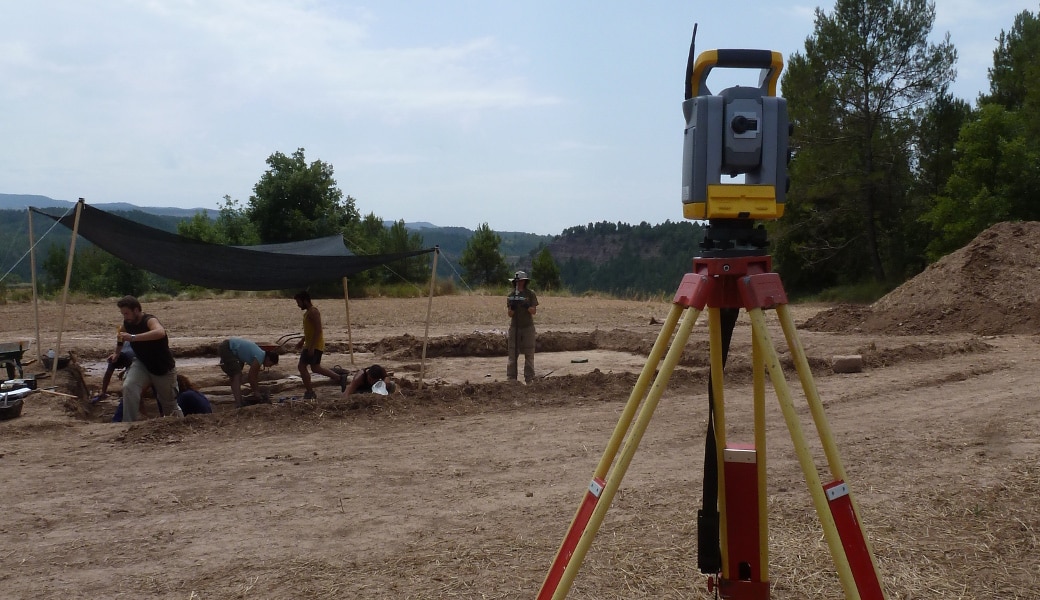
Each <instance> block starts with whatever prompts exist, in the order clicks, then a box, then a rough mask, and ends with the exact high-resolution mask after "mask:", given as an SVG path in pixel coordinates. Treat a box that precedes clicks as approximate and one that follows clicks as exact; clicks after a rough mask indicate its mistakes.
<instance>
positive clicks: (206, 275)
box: [30, 204, 435, 291]
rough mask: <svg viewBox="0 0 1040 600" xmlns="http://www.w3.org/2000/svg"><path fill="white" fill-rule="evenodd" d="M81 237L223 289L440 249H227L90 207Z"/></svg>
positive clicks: (296, 284)
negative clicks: (359, 251) (366, 251)
mask: <svg viewBox="0 0 1040 600" xmlns="http://www.w3.org/2000/svg"><path fill="white" fill-rule="evenodd" d="M30 210H32V211H33V212H36V213H39V214H41V215H45V216H47V217H50V218H51V219H54V220H55V221H58V222H59V223H61V224H62V225H64V226H66V227H68V228H69V229H72V228H73V225H74V223H75V214H74V213H71V212H70V213H69V214H66V215H65V216H63V217H58V216H55V215H51V214H48V213H46V212H44V211H42V210H39V209H37V208H32V209H30ZM78 233H79V235H81V236H83V237H84V238H85V239H87V240H89V241H90V242H91V243H93V244H94V245H96V246H97V247H99V248H101V249H102V250H104V251H106V252H108V253H109V254H112V255H113V256H115V257H117V258H120V259H122V260H124V261H126V262H128V263H130V264H131V265H133V266H135V267H138V268H141V269H144V270H146V271H148V272H150V273H155V274H156V275H161V276H163V277H167V278H169V279H173V280H175V281H180V282H182V283H188V284H192V285H199V286H203V287H208V288H214V289H221V290H251V291H259V290H284V289H298V288H306V287H307V286H309V285H311V284H314V283H319V282H326V281H335V280H339V279H341V278H343V277H347V276H349V275H354V274H355V273H360V272H362V271H365V270H368V269H371V268H374V267H378V266H380V265H384V264H387V263H392V262H395V261H399V260H402V259H405V258H411V257H413V256H418V255H420V254H425V253H427V252H433V251H434V250H435V248H427V249H424V250H415V251H412V252H399V253H395V254H370V255H365V256H351V255H345V254H347V252H346V247H345V246H344V245H343V238H342V237H340V236H331V237H330V238H320V239H318V240H307V241H304V242H291V243H289V244H270V245H266V246H238V247H236V246H222V245H220V244H210V243H207V242H200V241H198V240H193V239H190V238H186V237H183V236H179V235H176V234H173V233H169V232H166V231H163V230H161V229H155V228H154V227H148V226H147V225H142V224H141V223H137V222H135V221H131V220H129V219H124V218H122V217H119V216H116V215H113V214H110V213H106V212H104V211H102V210H99V209H96V208H93V207H91V206H88V205H86V204H83V209H82V211H81V212H80V219H79V229H78ZM337 237H338V238H339V248H342V251H340V250H338V249H336V250H335V251H337V252H338V253H336V254H313V253H312V252H314V251H315V250H316V249H319V251H322V252H332V251H334V250H330V249H329V248H335V246H334V245H333V244H329V242H330V241H335V239H336V238H337Z"/></svg>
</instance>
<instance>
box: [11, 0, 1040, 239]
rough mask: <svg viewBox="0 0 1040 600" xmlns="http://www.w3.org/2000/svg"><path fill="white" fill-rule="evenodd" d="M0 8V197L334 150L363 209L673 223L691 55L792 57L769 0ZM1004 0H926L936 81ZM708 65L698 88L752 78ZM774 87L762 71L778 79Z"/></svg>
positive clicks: (131, 192) (985, 62)
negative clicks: (942, 44) (938, 48)
mask: <svg viewBox="0 0 1040 600" xmlns="http://www.w3.org/2000/svg"><path fill="white" fill-rule="evenodd" d="M4 4H5V6H4V10H3V18H2V19H0V193H8V194H40V195H44V196H49V197H51V198H55V199H59V200H75V199H76V198H85V199H86V201H87V203H89V204H102V203H109V202H129V203H132V204H136V205H138V206H157V207H158V206H164V207H165V206H175V207H181V208H210V209H215V208H219V207H220V206H221V205H222V204H223V198H224V196H230V197H231V198H232V199H234V200H237V201H239V202H241V203H242V204H243V205H244V204H245V203H246V202H248V199H249V196H250V195H251V194H252V192H253V186H254V185H255V184H256V183H257V181H259V179H260V177H261V176H262V175H263V174H264V172H265V171H266V170H267V167H268V165H267V163H266V160H267V158H268V157H269V156H271V155H272V154H273V153H275V152H281V153H283V154H286V155H291V154H292V153H293V152H295V151H296V150H297V149H299V148H303V149H304V152H305V157H306V160H307V162H308V163H311V162H313V161H315V160H320V161H322V162H324V163H327V164H329V165H331V166H332V168H333V169H334V177H335V179H336V181H337V184H338V187H339V188H340V189H341V190H342V191H343V193H344V195H349V196H350V197H352V198H354V200H355V205H356V207H357V209H358V210H359V211H360V212H361V214H362V215H367V214H369V213H374V214H376V215H377V216H379V217H381V218H383V219H388V220H394V221H396V220H402V219H403V220H404V221H406V222H424V221H425V222H429V223H432V224H434V225H438V226H459V227H467V228H469V229H476V228H477V227H479V226H481V225H482V224H485V223H486V224H487V225H488V226H489V227H490V228H491V229H493V230H495V231H525V232H530V233H537V234H543V235H555V234H558V233H560V232H561V231H563V230H564V229H565V228H568V227H572V226H575V225H584V224H587V223H592V222H599V221H611V222H618V221H620V222H625V223H631V224H638V223H640V222H643V221H645V222H647V223H650V224H658V223H662V222H664V221H666V220H671V221H679V220H681V219H682V218H683V216H682V204H681V200H680V185H681V174H680V163H681V160H682V132H683V126H684V121H683V118H682V111H681V102H682V99H683V84H684V79H685V69H686V60H687V55H688V53H689V47H690V38H691V33H692V30H693V25H694V24H695V23H696V24H697V25H698V30H697V44H696V48H697V52H698V53H700V52H702V51H704V50H708V49H717V48H761V49H767V50H776V51H778V52H780V53H781V54H782V55H783V56H784V58H785V61H786V59H787V58H788V57H789V56H790V55H791V54H793V53H795V52H804V43H805V39H806V38H807V37H808V36H810V35H811V34H812V32H813V17H814V11H815V9H816V8H817V7H818V6H819V7H820V8H822V9H823V10H824V11H826V12H828V13H829V12H831V11H832V10H833V4H832V3H831V4H813V3H798V2H785V1H783V0H770V1H767V0H759V1H746V0H729V1H728V2H705V1H703V0H702V1H697V2H679V1H675V0H659V1H654V2H639V3H636V2H627V3H623V2H617V1H612V0H600V1H599V2H593V1H591V0H574V1H568V0H556V1H555V2H551V1H546V0H524V1H519V2H518V1H515V0H514V1H511V2H505V1H494V0H484V1H478V0H469V1H466V0H439V1H437V2H432V1H428V2H419V1H413V2H406V1H403V0H380V1H378V2H374V1H373V2H353V1H350V0H205V1H203V0H137V1H132V0H98V1H96V2H81V1H79V0H65V1H60V0H33V1H32V2H13V1H10V2H5V3H4ZM1023 10H1030V11H1031V12H1034V14H1035V13H1036V12H1037V10H1038V7H1037V6H1036V5H1033V6H1025V5H1023V3H1022V2H1010V1H1005V0H988V1H985V2H983V1H982V0H940V1H939V2H937V7H936V13H937V14H936V22H935V28H934V30H933V32H932V41H941V39H942V37H943V36H944V35H945V34H946V33H947V32H948V33H949V34H950V39H951V41H952V42H953V44H954V46H955V47H956V48H957V50H958V54H959V59H958V63H957V70H958V77H957V80H956V82H955V83H954V84H953V85H952V87H951V91H952V93H953V95H954V96H956V97H959V98H962V99H964V100H966V101H969V102H972V103H974V101H975V99H976V98H977V96H978V94H979V93H980V92H984V91H987V90H988V85H989V84H988V79H987V73H986V71H987V68H988V67H989V66H991V65H992V54H993V50H994V49H995V48H996V41H995V39H996V38H997V36H998V35H999V34H1000V32H1001V31H1002V30H1003V31H1008V30H1010V29H1011V27H1012V25H1013V23H1014V17H1015V15H1016V14H1018V13H1020V12H1022V11H1023ZM756 84H757V71H753V70H748V69H725V70H723V69H716V70H714V71H713V72H712V75H711V77H710V78H709V80H708V87H709V88H710V89H712V91H713V92H716V93H717V91H718V90H720V89H722V88H724V87H729V86H730V85H756ZM782 94H783V78H782V77H781V89H780V95H782Z"/></svg>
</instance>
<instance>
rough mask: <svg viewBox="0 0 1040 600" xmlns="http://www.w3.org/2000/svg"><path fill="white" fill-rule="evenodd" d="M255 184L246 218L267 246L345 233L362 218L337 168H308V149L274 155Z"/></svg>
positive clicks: (317, 165)
mask: <svg viewBox="0 0 1040 600" xmlns="http://www.w3.org/2000/svg"><path fill="white" fill-rule="evenodd" d="M267 164H268V166H269V168H268V170H267V171H266V172H265V173H264V174H263V175H262V176H261V177H260V181H259V182H257V184H256V185H255V186H253V193H254V194H253V195H252V196H250V197H249V208H248V210H247V214H248V216H249V220H250V221H252V223H253V224H254V225H255V226H256V230H257V233H258V234H259V235H260V240H261V241H262V242H263V243H267V244H270V243H280V242H292V241H296V240H306V239H313V238H317V237H322V236H327V235H333V234H336V233H340V234H342V233H343V231H344V229H345V228H347V227H348V226H350V225H351V224H354V223H356V222H357V221H358V220H359V214H358V211H357V208H356V207H355V206H354V199H353V198H351V197H350V196H347V197H346V199H344V198H343V192H342V191H340V189H339V188H338V187H337V185H336V180H335V179H334V178H333V176H332V175H333V169H332V165H329V164H327V163H324V162H322V161H320V160H316V161H314V162H312V163H310V164H307V161H306V158H305V157H304V149H303V148H299V149H297V150H296V152H293V154H292V156H286V155H285V154H282V153H281V152H275V153H274V154H272V155H271V156H270V157H268V159H267Z"/></svg>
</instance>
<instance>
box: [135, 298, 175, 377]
mask: <svg viewBox="0 0 1040 600" xmlns="http://www.w3.org/2000/svg"><path fill="white" fill-rule="evenodd" d="M153 318H155V317H153V316H152V315H149V314H147V313H145V314H143V315H142V316H141V320H140V321H139V322H137V323H128V322H126V321H123V327H124V328H125V329H126V332H127V333H132V334H134V335H141V334H142V333H146V332H147V331H148V319H153ZM130 347H131V348H133V349H134V354H136V355H137V360H139V361H141V364H143V365H144V367H145V368H146V369H148V372H149V373H151V374H152V375H165V374H167V373H169V372H170V371H172V370H173V367H174V361H173V353H172V352H170V338H169V336H165V335H164V336H162V337H161V338H160V339H157V340H148V341H144V342H141V341H133V342H130Z"/></svg>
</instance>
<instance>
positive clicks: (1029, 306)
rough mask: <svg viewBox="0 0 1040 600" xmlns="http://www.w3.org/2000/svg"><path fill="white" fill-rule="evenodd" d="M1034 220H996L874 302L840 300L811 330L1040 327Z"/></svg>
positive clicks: (1005, 330) (1038, 229) (983, 331)
mask: <svg viewBox="0 0 1040 600" xmlns="http://www.w3.org/2000/svg"><path fill="white" fill-rule="evenodd" d="M1038 309H1040V222H1035V221H1031V222H1024V223H998V224H996V225H994V226H992V227H990V228H989V229H987V230H985V231H983V232H982V233H980V234H979V235H978V237H976V238H975V239H974V240H972V242H971V243H969V244H968V245H967V246H965V247H963V248H961V249H960V250H957V251H956V252H953V253H952V254H949V255H947V256H945V257H943V258H942V259H940V260H939V261H937V262H935V263H934V264H932V265H930V266H929V267H928V268H927V269H925V270H924V271H923V272H922V273H920V274H919V275H917V276H916V277H914V278H913V279H911V280H910V281H907V282H906V283H905V284H903V285H901V286H900V287H898V288H896V289H895V290H892V292H890V293H889V294H887V295H886V296H885V297H883V298H881V299H880V300H878V301H877V302H875V303H874V304H873V305H871V306H869V307H867V306H854V305H842V306H838V307H835V308H832V309H830V310H827V311H824V312H821V313H819V314H817V315H816V316H814V317H813V318H811V319H809V320H808V321H806V323H805V325H804V326H805V328H806V329H809V330H812V331H835V332H847V331H861V332H869V333H884V334H890V335H921V334H945V333H955V332H967V333H975V334H978V335H1000V334H1013V333H1020V334H1033V333H1038V332H1040V310H1038Z"/></svg>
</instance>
